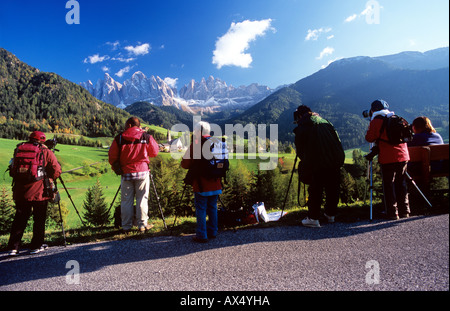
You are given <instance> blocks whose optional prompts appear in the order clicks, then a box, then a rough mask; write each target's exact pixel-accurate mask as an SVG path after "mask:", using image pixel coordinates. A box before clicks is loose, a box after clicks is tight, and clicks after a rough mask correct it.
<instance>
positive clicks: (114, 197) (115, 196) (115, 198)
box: [107, 185, 122, 215]
mask: <svg viewBox="0 0 450 311" xmlns="http://www.w3.org/2000/svg"><path fill="white" fill-rule="evenodd" d="M121 187H122V185H119V189H117V192H116V195H115V196H114V199H113V200H112V202H111V205H110V206H109V209H108V212H107V214H108V215H109V212H110V211H111V208H112V206H113V204H114V202H115V201H116V198H117V195H118V194H119V191H120V188H121Z"/></svg>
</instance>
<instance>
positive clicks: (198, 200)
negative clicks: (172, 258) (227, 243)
mask: <svg viewBox="0 0 450 311" xmlns="http://www.w3.org/2000/svg"><path fill="white" fill-rule="evenodd" d="M217 198H218V195H212V196H207V197H205V196H202V195H200V194H198V193H195V214H196V216H197V230H196V235H197V238H200V239H207V238H208V237H215V236H216V235H217V231H218V229H217V228H218V220H217ZM206 215H208V222H206Z"/></svg>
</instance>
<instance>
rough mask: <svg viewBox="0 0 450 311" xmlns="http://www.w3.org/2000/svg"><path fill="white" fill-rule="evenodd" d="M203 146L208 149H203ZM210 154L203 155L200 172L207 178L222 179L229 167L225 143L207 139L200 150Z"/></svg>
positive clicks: (210, 138) (214, 138) (219, 140)
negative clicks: (206, 150)
mask: <svg viewBox="0 0 450 311" xmlns="http://www.w3.org/2000/svg"><path fill="white" fill-rule="evenodd" d="M205 145H207V146H208V147H206V148H205ZM205 149H208V150H209V152H210V153H208V152H206V153H205V154H203V152H202V159H201V162H200V172H202V175H203V176H204V177H207V178H224V177H226V174H227V171H228V169H229V167H230V163H229V161H228V149H227V143H226V142H225V141H224V140H221V139H218V138H216V137H209V138H207V139H206V140H204V141H203V144H202V150H205Z"/></svg>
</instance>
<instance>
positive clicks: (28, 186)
mask: <svg viewBox="0 0 450 311" xmlns="http://www.w3.org/2000/svg"><path fill="white" fill-rule="evenodd" d="M44 142H45V134H44V133H42V132H39V131H34V132H32V133H31V135H30V137H29V141H28V142H26V143H25V144H27V145H31V146H37V147H39V148H41V150H42V153H43V155H44V161H43V164H44V165H45V167H44V171H45V174H46V176H47V177H48V178H51V179H53V180H56V179H57V178H58V177H59V176H60V175H61V166H60V165H59V163H58V160H57V159H56V156H55V154H54V153H53V152H52V151H51V150H49V149H48V148H47V146H45V144H44ZM18 148H19V147H18ZM16 150H17V149H16ZM12 174H14V173H12ZM13 181H14V183H13V189H12V190H13V199H14V201H15V203H16V214H15V216H14V221H13V223H12V227H11V235H10V237H9V242H8V248H9V249H10V253H9V255H10V256H17V255H18V254H19V247H20V242H21V240H22V236H23V233H24V231H25V228H26V226H27V222H28V219H29V218H30V216H31V214H33V238H32V240H31V244H30V248H31V251H30V253H31V254H37V253H39V252H41V251H43V250H45V249H46V248H47V247H48V246H47V245H46V244H44V238H45V220H46V218H47V206H48V201H49V200H50V199H51V197H50V194H48V192H47V191H46V189H45V186H44V185H45V184H44V178H39V179H38V180H33V181H31V182H29V181H23V180H20V179H18V178H17V177H14V176H13Z"/></svg>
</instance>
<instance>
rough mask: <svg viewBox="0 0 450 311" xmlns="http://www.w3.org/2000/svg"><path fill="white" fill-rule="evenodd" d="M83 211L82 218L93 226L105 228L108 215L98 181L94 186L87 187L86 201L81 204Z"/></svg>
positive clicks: (108, 219)
mask: <svg viewBox="0 0 450 311" xmlns="http://www.w3.org/2000/svg"><path fill="white" fill-rule="evenodd" d="M83 207H84V210H85V211H86V212H85V213H84V214H83V216H84V217H83V218H84V219H85V220H86V221H87V222H88V223H91V224H92V225H94V226H105V225H107V224H108V223H109V222H110V219H111V217H110V215H109V213H108V205H107V204H106V201H105V197H104V196H103V191H102V187H101V184H100V180H98V179H97V182H96V183H95V185H94V186H92V187H89V188H88V191H87V192H86V199H85V201H84V202H83Z"/></svg>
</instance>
